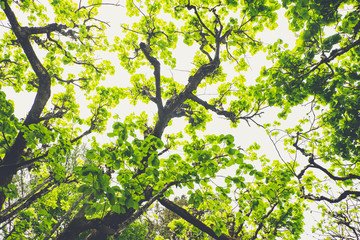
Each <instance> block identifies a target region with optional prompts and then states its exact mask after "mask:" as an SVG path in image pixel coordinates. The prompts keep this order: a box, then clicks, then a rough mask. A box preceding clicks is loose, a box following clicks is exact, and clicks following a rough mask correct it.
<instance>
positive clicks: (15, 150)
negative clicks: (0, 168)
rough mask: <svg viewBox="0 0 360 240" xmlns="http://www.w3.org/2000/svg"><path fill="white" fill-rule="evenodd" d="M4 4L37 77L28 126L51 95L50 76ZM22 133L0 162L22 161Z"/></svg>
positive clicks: (5, 176)
mask: <svg viewBox="0 0 360 240" xmlns="http://www.w3.org/2000/svg"><path fill="white" fill-rule="evenodd" d="M0 1H2V3H3V5H4V9H3V10H4V12H5V15H6V17H7V18H8V20H9V22H10V24H11V29H12V31H13V32H14V34H15V36H16V38H17V40H18V41H19V43H20V45H21V47H22V49H23V51H24V52H25V55H26V57H27V59H28V60H29V62H30V64H31V67H32V69H33V70H34V72H35V74H36V76H37V77H38V79H39V87H38V91H37V94H36V97H35V101H34V103H33V105H32V107H31V109H30V111H29V113H28V115H27V116H26V119H25V121H24V125H25V126H28V125H30V124H33V123H36V122H38V121H39V117H40V115H41V113H42V111H43V109H44V107H45V105H46V103H47V101H48V100H49V98H50V95H51V77H50V75H49V73H48V72H47V70H46V69H45V68H44V66H43V65H42V64H41V62H40V60H39V59H38V57H37V56H36V54H35V51H34V49H33V48H32V46H31V44H30V41H29V39H28V36H27V34H26V33H25V32H24V31H23V30H22V28H21V27H20V24H19V23H18V21H17V19H16V17H15V14H14V12H13V11H12V10H11V8H10V6H9V4H8V1H7V0H0ZM23 135H24V134H23V133H22V132H20V133H19V134H18V136H17V137H16V139H15V141H14V144H13V145H12V146H11V148H10V150H9V151H8V152H7V153H6V154H5V156H4V158H3V160H2V162H1V164H6V165H15V164H18V163H19V162H21V161H22V158H21V154H22V153H23V151H24V149H25V147H26V141H25V139H24V136H23ZM13 174H14V173H13V172H10V173H9V172H1V174H0V175H1V178H0V187H6V186H7V185H8V184H9V183H10V182H11V180H12V177H13ZM4 201H5V194H4V192H2V191H1V192H0V208H1V207H2V205H3V204H4Z"/></svg>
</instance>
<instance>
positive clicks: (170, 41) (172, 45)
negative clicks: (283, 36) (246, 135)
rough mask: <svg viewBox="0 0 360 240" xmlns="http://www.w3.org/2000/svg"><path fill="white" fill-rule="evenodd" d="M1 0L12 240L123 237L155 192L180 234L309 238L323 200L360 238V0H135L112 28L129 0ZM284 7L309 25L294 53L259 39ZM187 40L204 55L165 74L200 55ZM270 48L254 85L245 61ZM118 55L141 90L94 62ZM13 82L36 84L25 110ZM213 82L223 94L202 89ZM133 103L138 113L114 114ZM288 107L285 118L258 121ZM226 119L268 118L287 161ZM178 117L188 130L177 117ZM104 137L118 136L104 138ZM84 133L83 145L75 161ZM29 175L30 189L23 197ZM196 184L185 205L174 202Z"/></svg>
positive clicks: (4, 186)
mask: <svg viewBox="0 0 360 240" xmlns="http://www.w3.org/2000/svg"><path fill="white" fill-rule="evenodd" d="M0 5H1V8H2V12H1V16H0V17H1V19H2V20H3V21H4V22H5V21H6V23H5V24H4V25H3V30H4V32H3V35H2V39H1V42H0V48H1V51H0V66H1V68H0V79H1V82H0V83H1V85H0V86H1V89H0V98H1V101H0V104H1V108H0V119H1V122H0V123H1V125H0V130H1V134H0V142H1V147H2V148H1V150H0V157H1V161H0V176H1V177H0V186H1V191H0V204H1V214H0V223H1V224H2V225H1V226H0V228H1V234H2V236H3V237H4V238H7V239H26V238H31V239H49V238H53V239H108V238H112V237H113V238H115V239H116V238H118V237H119V236H121V234H125V233H122V232H124V229H126V228H127V227H128V226H137V225H136V224H137V223H139V222H135V221H136V220H137V219H139V218H140V217H141V216H142V215H143V214H146V212H147V211H148V210H149V209H150V207H151V205H152V204H154V203H156V202H158V203H160V204H161V205H162V206H163V207H165V208H167V209H168V210H170V211H171V212H173V213H175V214H177V215H178V216H179V217H180V218H181V219H179V220H176V221H174V222H173V223H172V225H171V228H172V229H173V230H174V232H176V234H177V235H178V237H180V238H186V234H187V231H183V230H184V229H190V230H191V231H192V233H194V234H196V233H199V236H200V235H201V237H203V236H205V234H206V235H207V236H208V237H212V238H214V239H276V238H277V239H299V238H300V237H301V233H302V232H303V225H304V220H303V219H304V211H305V209H306V207H307V203H309V202H314V201H315V202H321V203H324V202H325V203H327V204H324V205H323V207H322V209H323V211H324V215H325V214H327V216H331V217H333V219H337V220H335V221H340V220H341V221H342V220H343V219H345V218H346V221H343V222H345V223H344V224H342V225H341V226H342V227H344V228H343V229H350V230H351V231H352V232H351V234H353V235H354V236H356V237H357V238H358V236H359V232H358V227H357V226H355V227H354V224H355V225H356V223H357V219H356V211H357V210H356V204H355V205H352V206H355V207H354V211H351V214H348V213H347V212H346V213H345V212H344V211H343V209H348V208H349V207H350V206H351V205H349V204H348V203H349V202H351V201H349V199H355V200H356V201H357V200H358V197H359V195H360V192H359V191H358V190H357V189H356V187H357V182H358V180H359V179H360V174H359V166H358V161H359V149H360V140H359V139H360V130H359V129H360V128H359V126H360V115H359V112H360V97H359V96H360V93H359V92H360V87H359V69H358V65H359V63H358V61H359V59H360V58H359V53H360V51H359V44H360V39H359V36H358V32H359V29H360V17H359V15H360V14H359V11H360V6H359V3H358V2H357V1H351V0H343V1H341V0H337V1H322V0H306V1H305V0H304V1H291V0H283V1H281V2H278V1H275V0H254V1H234V0H225V1H218V0H216V1H212V0H208V1H196V0H191V1H190V0H188V1H184V0H179V1H175V0H172V1H160V0H159V1H147V0H146V1H126V4H125V5H126V6H124V7H126V9H127V12H126V14H127V16H128V17H130V18H131V21H130V22H129V23H128V24H123V25H122V30H123V32H122V33H115V35H116V36H114V38H112V36H111V35H108V32H107V30H108V29H111V26H110V25H109V24H108V23H106V22H105V21H103V20H102V19H100V18H98V14H99V12H100V11H101V9H102V8H104V7H107V8H116V7H120V5H119V4H117V3H105V2H102V1H100V0H89V1H86V2H85V1H79V2H73V1H70V0H68V1H57V0H53V1H49V2H46V3H44V4H42V3H40V2H36V1H31V0H22V1H11V0H0ZM280 8H283V9H285V10H286V14H285V16H286V17H287V18H288V20H289V23H290V30H291V31H293V32H294V33H295V34H296V36H297V41H296V45H295V47H294V48H293V49H289V47H288V45H287V44H286V43H283V41H282V40H279V41H277V42H275V43H273V44H265V43H263V41H262V39H259V37H258V34H259V33H260V32H262V31H263V30H264V29H265V28H267V29H269V30H274V29H276V27H277V23H276V19H277V17H278V11H277V10H279V9H280ZM51 16H54V17H51ZM122 17H123V18H124V20H125V16H119V18H122ZM179 48H180V49H181V50H183V49H189V52H192V53H193V54H189V55H191V56H190V57H191V60H189V65H188V66H189V69H188V74H187V75H185V76H181V77H182V78H183V79H178V78H177V77H175V76H173V75H172V74H170V75H169V74H168V73H167V72H165V71H164V66H167V67H168V68H170V69H175V68H176V66H177V64H179V62H180V61H183V59H186V57H189V56H186V57H185V56H184V55H179V54H176V50H178V49H179ZM259 52H267V56H268V58H269V59H270V60H272V61H273V65H272V66H271V67H270V68H265V67H264V68H263V69H262V70H261V72H260V74H259V77H258V78H257V80H256V82H255V83H252V82H250V81H247V80H246V78H245V76H244V73H245V71H246V70H247V69H248V63H247V62H246V60H245V56H246V55H247V54H252V55H254V54H257V53H259ZM112 53H115V54H117V56H118V57H119V61H120V65H121V66H122V68H123V69H125V70H126V71H127V72H128V73H129V74H130V75H131V76H130V83H129V86H125V87H119V85H120V83H119V85H117V86H116V84H112V86H109V85H107V84H105V83H103V80H106V79H107V78H111V75H115V76H120V75H117V74H121V73H122V71H121V70H120V66H114V65H113V62H112V61H110V60H109V59H106V60H104V59H102V58H99V57H98V56H104V54H106V55H110V54H112ZM179 57H180V59H179ZM181 57H182V58H183V59H181ZM190 63H191V64H193V65H190ZM233 71H235V72H236V75H235V77H234V78H231V77H230V73H232V74H233ZM121 76H125V75H121ZM114 85H115V86H114ZM7 88H12V89H13V90H15V91H16V92H19V93H21V92H33V93H35V94H36V95H35V98H34V102H33V104H32V106H31V108H30V109H29V111H28V113H27V115H26V117H25V118H24V119H21V118H20V117H18V116H16V115H15V113H14V103H13V102H12V101H11V100H10V99H9V97H8V96H6V92H7ZM204 89H213V90H214V91H216V92H217V94H216V95H214V96H212V97H211V96H202V95H201V94H199V93H200V92H201V90H204ZM80 95H81V96H85V98H86V101H78V99H79V97H78V96H80ZM127 102H130V103H131V104H132V105H133V106H134V107H135V108H136V109H138V110H139V111H138V112H139V113H133V114H129V115H123V114H122V113H123V111H119V112H118V114H112V111H115V110H114V109H116V108H118V107H121V106H123V105H124V104H125V103H127ZM144 106H145V107H144ZM301 106H304V107H305V108H306V107H308V108H309V112H308V113H307V112H304V113H303V115H302V116H301V117H300V121H299V123H294V122H293V121H292V120H290V119H289V120H287V117H288V115H289V114H290V113H291V111H292V110H294V109H295V110H297V109H299V107H301ZM85 107H87V108H88V109H89V115H88V116H85V117H84V114H83V112H84V109H85ZM279 108H280V109H281V111H280V113H279V114H278V121H275V122H274V123H269V122H268V121H267V120H262V119H264V118H262V119H260V117H261V116H266V115H267V114H270V113H271V111H273V110H274V109H279ZM141 110H142V111H143V112H141ZM152 110H154V111H155V114H153V118H152V119H151V117H150V116H151V114H152ZM112 117H113V118H112ZM220 117H221V118H222V120H219V121H222V122H221V124H226V123H228V124H230V126H231V127H233V128H239V127H242V126H243V125H242V123H247V124H248V125H252V126H253V127H261V128H262V129H264V131H266V132H267V133H268V134H269V136H270V137H271V138H272V140H273V141H274V145H275V147H276V149H277V150H278V152H279V159H278V160H277V159H269V157H267V156H262V155H260V154H258V150H259V149H260V145H259V144H258V143H253V144H251V146H250V147H249V148H247V149H246V150H243V149H242V148H241V147H240V146H237V141H236V139H235V137H234V136H235V134H232V133H229V134H227V133H225V134H219V133H218V132H216V131H215V130H216V129H213V128H211V127H209V126H210V124H211V123H213V122H214V121H215V119H216V118H220ZM111 118H112V120H114V123H113V124H112V127H110V128H108V120H110V119H111ZM280 121H283V122H286V123H288V124H290V127H288V128H286V129H283V128H282V123H280ZM179 122H181V124H182V125H181V124H179V125H181V126H184V127H177V128H175V129H174V128H171V125H172V124H177V123H179ZM100 134H102V135H104V134H106V136H107V137H108V141H107V142H105V143H104V142H101V141H98V140H97V139H96V136H100ZM91 135H92V136H93V138H92V139H90V138H89V136H91ZM85 138H87V139H88V140H89V143H88V145H87V148H88V149H89V150H87V151H86V156H85V157H79V158H77V159H76V161H75V163H76V164H68V163H67V159H68V156H69V154H70V153H72V152H73V151H75V150H76V148H77V146H80V145H81V144H82V141H84V139H85ZM281 141H282V142H283V143H284V145H285V146H284V147H285V151H287V152H288V153H289V155H288V156H290V157H291V158H289V157H284V155H283V154H282V153H283V151H282V149H281V148H282V147H283V146H282V145H281ZM179 152H180V153H179ZM85 159H86V160H87V161H85ZM299 159H302V161H299ZM225 170H228V172H226V175H225V176H223V177H221V175H222V173H223V172H224V171H225ZM311 170H314V172H312V171H311ZM24 171H25V172H26V175H27V176H29V177H27V178H26V177H24V176H21V175H20V173H21V172H24ZM19 177H20V179H21V180H22V181H25V182H27V184H28V186H29V190H27V191H24V192H23V193H19V186H17V184H16V183H17V178H19ZM329 180H331V181H332V183H327V182H328V181H329ZM186 188H187V189H188V192H187V197H188V207H187V208H185V207H182V206H179V205H178V204H176V203H174V202H173V201H171V200H170V198H169V197H170V196H171V195H173V194H174V192H175V191H177V190H178V189H186ZM329 194H331V195H329ZM354 213H355V214H354ZM342 214H343V215H342ZM343 216H344V217H343ZM339 219H340V220H339ZM328 220H329V219H326V218H325V219H324V221H322V222H321V220H319V222H320V225H319V229H320V230H326V231H327V232H326V233H323V234H325V235H327V236H330V239H336V237H334V236H341V234H344V233H343V232H341V231H342V230H338V229H334V228H331V227H329V225H327V223H329V224H331V223H332V222H333V221H332V220H330V221H328ZM133 222H135V224H134V225H131V223H133ZM349 222H350V223H353V224H350V223H349ZM140 225H141V224H140ZM324 226H325V227H324ZM326 226H327V227H326ZM334 232H335V233H336V234H338V235H336V234H334Z"/></svg>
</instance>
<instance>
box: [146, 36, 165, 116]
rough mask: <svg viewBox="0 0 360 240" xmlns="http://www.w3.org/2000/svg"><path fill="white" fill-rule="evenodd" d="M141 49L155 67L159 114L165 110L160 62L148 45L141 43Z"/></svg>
mask: <svg viewBox="0 0 360 240" xmlns="http://www.w3.org/2000/svg"><path fill="white" fill-rule="evenodd" d="M140 49H141V51H142V52H143V53H144V55H145V57H146V59H147V60H148V61H149V62H150V64H151V65H153V67H154V76H155V87H156V104H157V106H158V111H159V116H160V115H162V112H163V108H164V107H163V103H162V98H161V82H160V62H159V61H158V60H157V59H156V58H155V57H153V56H151V55H150V51H149V49H148V46H146V44H145V43H143V42H142V43H140Z"/></svg>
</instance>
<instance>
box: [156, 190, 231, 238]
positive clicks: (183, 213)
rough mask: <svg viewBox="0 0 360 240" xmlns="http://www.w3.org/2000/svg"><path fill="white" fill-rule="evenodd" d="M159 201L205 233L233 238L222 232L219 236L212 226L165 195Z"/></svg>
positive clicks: (215, 236)
mask: <svg viewBox="0 0 360 240" xmlns="http://www.w3.org/2000/svg"><path fill="white" fill-rule="evenodd" d="M158 201H159V202H160V203H161V205H163V206H164V207H166V208H167V209H169V210H170V211H172V212H174V213H176V214H177V215H179V216H180V217H181V218H183V219H184V220H185V221H187V222H189V223H190V224H192V225H194V226H195V227H197V228H198V229H200V230H201V231H203V232H204V233H207V234H208V235H209V236H211V237H213V238H215V239H218V240H231V239H232V238H231V237H230V236H227V235H225V234H221V235H220V236H217V235H216V234H215V232H214V231H213V230H212V229H211V228H210V227H208V226H207V225H206V224H204V223H203V222H201V221H200V220H199V219H197V218H196V217H194V216H193V215H191V214H190V213H189V212H188V211H186V210H185V209H184V208H182V207H180V206H178V205H176V204H175V203H173V202H171V201H170V200H169V199H167V198H165V197H164V198H162V199H159V200H158Z"/></svg>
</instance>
